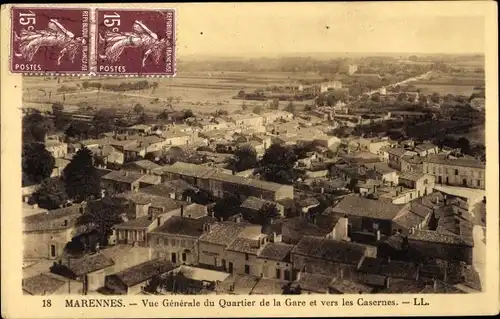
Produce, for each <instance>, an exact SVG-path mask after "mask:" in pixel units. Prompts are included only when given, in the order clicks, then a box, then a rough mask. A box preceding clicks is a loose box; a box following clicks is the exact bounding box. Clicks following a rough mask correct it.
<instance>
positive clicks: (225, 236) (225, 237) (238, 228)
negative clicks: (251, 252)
mask: <svg viewBox="0 0 500 319" xmlns="http://www.w3.org/2000/svg"><path fill="white" fill-rule="evenodd" d="M244 229H245V224H239V223H235V222H218V223H216V224H213V225H212V227H211V231H210V232H206V233H204V234H203V235H202V236H201V237H200V241H204V242H208V243H212V244H216V245H224V246H228V245H229V244H231V243H232V242H233V240H235V239H236V237H237V236H238V235H239V234H240V233H241V232H242V231H243V230H244Z"/></svg>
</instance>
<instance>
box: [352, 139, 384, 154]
mask: <svg viewBox="0 0 500 319" xmlns="http://www.w3.org/2000/svg"><path fill="white" fill-rule="evenodd" d="M390 145H391V143H390V141H389V140H387V139H380V138H363V137H360V138H358V139H355V140H352V141H350V142H349V146H350V147H352V148H354V149H355V150H358V151H362V152H370V153H372V154H376V155H379V154H380V149H381V148H383V147H388V146H390Z"/></svg>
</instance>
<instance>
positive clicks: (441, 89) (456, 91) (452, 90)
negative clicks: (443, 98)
mask: <svg viewBox="0 0 500 319" xmlns="http://www.w3.org/2000/svg"><path fill="white" fill-rule="evenodd" d="M414 85H415V87H417V88H419V89H421V90H422V92H424V93H434V92H437V93H439V94H440V95H446V94H453V95H466V96H470V95H471V94H472V92H473V91H474V86H470V85H453V84H418V83H417V84H414Z"/></svg>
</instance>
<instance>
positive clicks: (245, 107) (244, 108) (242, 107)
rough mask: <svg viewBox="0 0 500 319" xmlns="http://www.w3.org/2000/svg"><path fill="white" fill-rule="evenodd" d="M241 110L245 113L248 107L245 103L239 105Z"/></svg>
mask: <svg viewBox="0 0 500 319" xmlns="http://www.w3.org/2000/svg"><path fill="white" fill-rule="evenodd" d="M241 109H242V110H243V111H246V110H247V109H248V105H247V104H246V103H245V101H243V102H242V103H241Z"/></svg>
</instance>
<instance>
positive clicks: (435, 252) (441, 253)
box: [408, 230, 474, 265]
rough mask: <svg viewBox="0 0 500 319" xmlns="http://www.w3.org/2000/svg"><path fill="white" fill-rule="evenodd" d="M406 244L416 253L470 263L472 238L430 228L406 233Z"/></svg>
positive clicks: (472, 245)
mask: <svg viewBox="0 0 500 319" xmlns="http://www.w3.org/2000/svg"><path fill="white" fill-rule="evenodd" d="M408 245H409V247H410V249H411V250H412V251H413V252H414V253H415V254H417V255H420V256H427V257H432V258H439V259H444V260H450V261H463V262H465V263H467V264H469V265H470V264H472V253H473V247H474V242H473V240H472V238H469V237H466V236H460V235H456V234H451V233H440V232H437V231H432V230H415V231H414V232H413V233H412V234H409V235H408Z"/></svg>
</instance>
